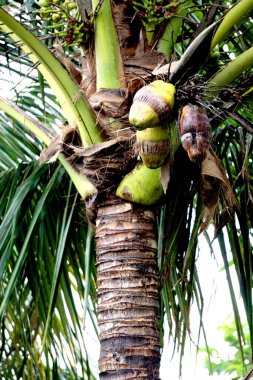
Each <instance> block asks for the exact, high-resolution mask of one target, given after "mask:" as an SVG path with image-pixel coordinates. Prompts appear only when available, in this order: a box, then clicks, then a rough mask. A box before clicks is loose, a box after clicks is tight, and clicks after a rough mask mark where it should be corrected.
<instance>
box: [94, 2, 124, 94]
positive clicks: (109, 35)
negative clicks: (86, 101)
mask: <svg viewBox="0 0 253 380" xmlns="http://www.w3.org/2000/svg"><path fill="white" fill-rule="evenodd" d="M92 6H93V12H95V13H96V18H95V54H96V75H97V78H96V81H97V83H96V86H97V91H98V90H100V89H102V88H115V89H117V88H123V87H125V79H124V68H123V63H122V58H121V53H120V47H119V42H118V36H117V31H116V28H115V25H114V21H113V16H112V9H111V2H110V0H104V1H102V2H101V1H99V0H93V1H92Z"/></svg>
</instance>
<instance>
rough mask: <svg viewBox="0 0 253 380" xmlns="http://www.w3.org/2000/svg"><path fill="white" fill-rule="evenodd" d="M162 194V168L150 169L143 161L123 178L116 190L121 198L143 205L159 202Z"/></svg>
mask: <svg viewBox="0 0 253 380" xmlns="http://www.w3.org/2000/svg"><path fill="white" fill-rule="evenodd" d="M162 194H163V188H162V184H161V181H160V168H158V169H149V168H148V167H147V166H145V165H143V164H142V163H140V164H138V165H137V166H136V167H135V168H134V169H133V170H132V171H131V172H130V173H128V174H127V175H126V176H125V177H124V178H123V179H122V181H121V182H120V184H119V186H118V188H117V190H116V195H117V196H118V197H119V198H122V199H125V200H128V201H131V202H135V203H139V204H142V205H152V204H154V203H156V202H158V201H159V199H160V198H161V196H162Z"/></svg>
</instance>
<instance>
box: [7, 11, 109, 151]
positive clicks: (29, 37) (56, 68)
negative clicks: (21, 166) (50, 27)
mask: <svg viewBox="0 0 253 380" xmlns="http://www.w3.org/2000/svg"><path fill="white" fill-rule="evenodd" d="M0 22H2V24H1V25H0V29H1V30H2V31H3V32H4V33H10V34H9V37H10V38H11V39H12V40H13V41H15V42H16V43H18V44H19V46H20V47H21V49H22V50H23V51H24V52H25V53H26V54H28V55H29V58H30V59H31V61H32V62H33V63H35V64H38V63H39V65H38V70H39V71H40V72H41V73H42V75H43V76H44V77H45V79H46V81H47V82H48V84H49V85H50V87H51V88H52V90H53V91H54V93H55V95H56V97H57V99H58V100H59V102H60V104H61V108H62V110H63V112H64V113H65V116H66V119H67V120H68V123H69V125H70V126H72V127H78V129H79V132H80V135H81V139H82V144H83V146H85V147H86V146H88V145H90V144H92V143H99V142H101V141H102V139H101V136H100V131H99V129H98V128H97V126H96V118H95V115H94V113H93V112H92V110H91V108H90V106H89V104H88V102H87V100H86V99H85V98H84V97H83V96H82V94H81V93H80V91H79V88H78V86H77V85H76V83H75V82H74V81H73V80H72V78H71V77H70V75H69V73H68V71H67V70H66V69H65V68H64V67H63V66H62V65H61V63H60V62H59V61H58V60H57V59H56V58H55V57H54V55H53V54H52V53H51V52H50V50H49V49H48V48H47V47H46V46H45V45H44V44H43V43H42V42H41V41H39V40H38V39H37V38H36V37H35V36H34V35H33V34H32V33H31V32H29V31H28V30H27V29H26V28H25V27H24V26H23V25H21V24H20V23H19V22H18V21H16V20H15V19H14V18H13V17H12V16H11V15H9V14H8V13H7V12H5V11H4V10H3V9H2V8H0Z"/></svg>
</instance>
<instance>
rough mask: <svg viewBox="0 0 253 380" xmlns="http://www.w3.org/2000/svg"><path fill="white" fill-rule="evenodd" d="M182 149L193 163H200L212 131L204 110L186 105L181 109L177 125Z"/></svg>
mask: <svg viewBox="0 0 253 380" xmlns="http://www.w3.org/2000/svg"><path fill="white" fill-rule="evenodd" d="M178 129H179V134H180V137H181V142H182V145H183V148H184V149H185V150H186V152H187V153H188V156H189V159H190V160H191V161H193V162H202V161H203V160H204V159H205V158H206V155H207V150H208V149H209V146H210V144H211V136H212V129H211V125H210V121H209V119H208V117H207V114H206V111H205V109H204V108H202V107H199V106H197V105H193V104H188V105H186V106H184V107H183V108H182V109H181V112H180V116H179V123H178Z"/></svg>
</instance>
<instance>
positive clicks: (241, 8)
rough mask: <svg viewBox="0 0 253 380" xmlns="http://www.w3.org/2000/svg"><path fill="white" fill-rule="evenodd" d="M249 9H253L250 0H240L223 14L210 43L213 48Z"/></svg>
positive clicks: (252, 3)
mask: <svg viewBox="0 0 253 380" xmlns="http://www.w3.org/2000/svg"><path fill="white" fill-rule="evenodd" d="M251 9H253V2H252V0H241V1H239V2H238V3H237V4H236V5H235V6H234V7H233V8H231V9H230V10H229V11H228V13H227V14H226V15H225V16H224V19H223V21H222V22H221V24H220V26H219V28H218V29H217V31H216V33H215V35H214V37H213V40H212V44H211V49H213V48H214V47H215V46H216V45H217V44H218V43H219V42H220V41H222V40H223V39H224V38H225V37H226V36H227V34H228V32H229V31H230V29H231V28H233V26H235V25H236V24H237V23H238V22H239V21H240V20H241V19H242V18H243V17H244V16H245V15H246V14H247V12H249V11H250V10H251Z"/></svg>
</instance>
